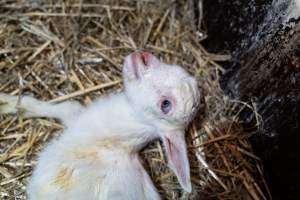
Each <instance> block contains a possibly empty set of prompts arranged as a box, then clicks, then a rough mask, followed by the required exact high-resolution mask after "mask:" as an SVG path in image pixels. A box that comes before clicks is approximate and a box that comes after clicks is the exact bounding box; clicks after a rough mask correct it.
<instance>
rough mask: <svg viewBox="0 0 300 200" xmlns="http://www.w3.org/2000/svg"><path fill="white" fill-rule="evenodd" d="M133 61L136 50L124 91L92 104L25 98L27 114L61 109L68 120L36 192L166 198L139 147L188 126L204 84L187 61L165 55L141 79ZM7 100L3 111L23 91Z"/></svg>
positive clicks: (53, 198)
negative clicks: (167, 60) (168, 98)
mask: <svg viewBox="0 0 300 200" xmlns="http://www.w3.org/2000/svg"><path fill="white" fill-rule="evenodd" d="M156 61H157V60H156ZM130 62H131V57H130V56H128V57H127V58H126V62H125V66H124V74H123V76H124V82H125V89H124V91H123V92H121V93H118V94H114V95H111V96H108V97H103V98H100V99H98V100H97V101H95V102H94V103H92V104H91V105H89V106H88V107H86V108H84V107H82V106H80V105H79V104H78V103H76V102H63V103H60V104H51V103H47V102H42V101H38V100H36V99H34V98H31V97H24V98H23V99H21V101H20V103H19V105H18V107H17V108H23V110H22V111H23V114H24V116H25V117H40V116H43V117H55V118H59V119H60V120H62V121H63V122H64V124H65V126H66V130H65V132H64V133H63V134H62V135H61V136H60V137H59V138H58V139H55V140H53V141H52V142H51V143H50V144H49V145H48V146H47V147H46V148H45V149H44V151H42V152H41V153H40V155H39V158H38V164H37V166H36V167H35V170H34V172H33V175H32V177H31V178H30V181H29V184H28V189H27V193H28V197H29V199H30V200H65V199H72V200H84V199H89V200H118V199H120V200H121V199H122V200H127V199H128V200H143V199H145V200H155V199H160V197H159V194H158V192H157V191H156V189H155V187H154V185H153V183H152V181H151V179H150V177H149V176H148V174H147V172H146V171H145V169H144V168H143V166H142V165H141V163H140V161H139V157H138V151H139V150H140V149H141V148H142V147H144V146H145V145H146V144H147V143H149V141H151V140H154V139H157V138H159V137H163V136H162V135H163V134H164V133H165V132H168V133H169V130H171V131H172V130H184V129H185V127H186V126H187V124H188V122H189V121H190V120H191V118H192V117H193V115H194V113H195V110H196V108H197V104H198V101H199V91H198V88H197V84H196V81H195V80H194V79H193V78H192V77H191V76H190V75H189V74H187V73H186V72H185V71H184V70H183V69H182V68H181V67H179V66H172V65H167V64H164V63H161V62H159V61H157V62H156V63H155V62H152V64H153V63H154V64H155V65H156V66H153V67H150V69H147V70H149V72H143V73H144V75H143V76H144V77H143V80H139V81H133V80H131V78H132V77H131V76H132V72H131V71H130V67H131V65H132V63H130ZM167 94H172V95H173V96H174V97H175V98H176V99H177V105H176V109H174V111H172V112H170V113H169V114H167V115H165V114H162V113H161V110H160V107H159V106H158V104H157V103H158V101H159V98H161V95H167ZM0 102H2V104H1V103H0V112H2V113H15V112H16V111H17V109H16V105H17V102H18V101H17V97H12V96H8V95H5V94H0ZM184 145H185V144H184ZM184 147H185V146H184ZM185 151H186V150H185ZM187 167H188V164H187ZM187 172H188V176H189V169H187ZM188 179H189V177H188ZM188 187H190V186H188ZM188 190H190V189H188Z"/></svg>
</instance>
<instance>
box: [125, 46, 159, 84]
mask: <svg viewBox="0 0 300 200" xmlns="http://www.w3.org/2000/svg"><path fill="white" fill-rule="evenodd" d="M159 63H160V61H159V59H158V58H156V57H155V56H154V55H152V54H150V53H148V52H144V51H136V52H133V53H131V54H130V55H128V56H127V57H126V58H125V63H124V69H123V73H124V77H125V78H127V79H128V80H139V79H141V78H142V77H143V76H144V75H145V73H146V72H147V71H149V70H150V69H151V68H153V67H155V66H157V65H159Z"/></svg>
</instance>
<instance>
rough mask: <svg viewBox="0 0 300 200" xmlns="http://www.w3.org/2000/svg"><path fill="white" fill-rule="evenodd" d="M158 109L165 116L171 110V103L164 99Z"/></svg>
mask: <svg viewBox="0 0 300 200" xmlns="http://www.w3.org/2000/svg"><path fill="white" fill-rule="evenodd" d="M160 109H161V110H162V112H163V113H164V114H167V113H168V112H170V110H171V109H172V102H171V101H169V100H168V99H165V100H163V101H162V102H161V105H160Z"/></svg>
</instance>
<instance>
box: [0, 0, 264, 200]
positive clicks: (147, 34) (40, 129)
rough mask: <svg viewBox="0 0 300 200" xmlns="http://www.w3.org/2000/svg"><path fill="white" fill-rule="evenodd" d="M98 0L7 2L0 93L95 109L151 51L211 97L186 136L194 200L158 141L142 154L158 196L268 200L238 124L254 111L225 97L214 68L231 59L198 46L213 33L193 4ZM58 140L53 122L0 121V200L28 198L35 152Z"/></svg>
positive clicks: (1, 6) (0, 24) (2, 11)
mask: <svg viewBox="0 0 300 200" xmlns="http://www.w3.org/2000/svg"><path fill="white" fill-rule="evenodd" d="M53 2H55V3H53ZM99 2H101V3H99ZM99 2H98V3H97V2H96V1H95V0H94V1H93V0H90V1H87V0H64V1H62V0H57V1H52V0H43V1H37V0H27V1H26V0H4V1H3V0H2V1H1V2H0V92H6V93H10V94H13V95H21V94H22V95H24V94H31V95H33V96H35V97H36V98H38V99H42V100H50V101H55V102H58V101H63V100H67V99H75V100H79V101H80V102H82V103H83V104H88V103H90V102H91V101H92V100H93V99H95V98H96V97H97V96H102V95H105V94H107V93H111V92H115V91H118V90H120V89H121V88H122V83H121V76H120V75H121V66H122V62H123V60H124V57H125V56H126V55H127V54H129V53H130V52H132V51H134V50H136V49H146V50H148V51H151V52H153V53H154V54H155V55H157V56H160V57H161V58H162V60H163V61H164V62H167V63H178V64H181V65H182V66H184V67H185V68H186V69H187V70H189V71H190V72H191V73H192V74H194V75H195V76H196V77H197V79H198V80H199V85H200V86H201V87H202V88H203V93H204V94H205V98H204V100H205V109H202V112H201V113H199V117H198V118H197V119H196V120H195V121H194V123H193V124H192V126H191V128H190V130H189V132H188V135H187V139H188V143H189V154H190V163H191V172H192V181H193V193H192V194H190V195H188V194H184V193H183V192H182V190H181V189H180V187H179V185H178V184H177V182H176V179H175V178H174V176H173V175H172V173H171V172H170V171H169V170H168V169H167V167H166V162H165V159H164V156H163V153H162V152H163V149H162V147H161V145H160V143H159V142H155V143H153V144H151V145H149V146H148V147H147V148H145V150H144V151H143V152H142V153H141V155H142V157H143V158H144V160H145V166H146V168H147V169H148V171H149V174H150V175H151V177H152V179H153V180H154V182H155V184H156V186H157V187H158V188H159V192H160V193H161V195H162V196H163V197H164V198H165V199H200V197H202V199H254V200H258V199H269V198H270V197H269V195H268V192H267V188H266V186H265V184H264V180H263V176H262V168H261V165H260V160H259V158H257V157H256V156H255V155H254V154H253V153H252V148H251V146H250V144H249V142H248V137H249V131H245V130H244V129H243V128H242V126H241V122H240V121H239V118H238V114H239V112H241V110H243V109H253V106H249V105H247V104H244V103H242V102H238V101H232V100H230V99H228V98H227V97H226V96H225V95H224V94H223V93H222V90H221V89H220V86H219V75H220V74H222V73H223V72H224V70H223V69H222V67H221V66H220V65H218V64H217V63H216V61H222V60H226V59H228V56H226V55H224V56H223V55H213V54H210V53H208V52H206V51H205V49H204V48H203V47H202V46H201V44H200V42H201V41H202V40H203V39H205V37H206V35H205V31H204V30H202V29H201V26H200V25H201V23H199V22H201V19H199V18H196V17H195V16H194V14H193V13H192V12H191V9H190V7H191V6H192V4H191V3H190V2H192V1H188V2H186V1H184V0H177V1H176V2H174V1H171V0H168V1H163V0H161V1H154V0H140V1H131V0H123V1H121V0H110V1H108V0H107V1H99ZM200 17H201V15H200ZM196 24H198V25H196ZM254 112H255V110H254ZM258 121H259V120H258ZM61 132H62V126H61V125H60V124H59V123H58V122H56V121H54V120H52V119H21V118H18V117H16V116H7V115H5V116H3V115H2V116H0V199H25V198H26V197H25V192H24V191H25V189H26V178H27V177H28V176H30V174H31V170H32V167H33V166H34V165H35V158H36V155H37V153H38V152H39V151H41V149H42V148H43V146H44V145H45V144H46V143H47V142H49V140H50V139H51V138H53V137H56V136H58V135H59V134H60V133H61Z"/></svg>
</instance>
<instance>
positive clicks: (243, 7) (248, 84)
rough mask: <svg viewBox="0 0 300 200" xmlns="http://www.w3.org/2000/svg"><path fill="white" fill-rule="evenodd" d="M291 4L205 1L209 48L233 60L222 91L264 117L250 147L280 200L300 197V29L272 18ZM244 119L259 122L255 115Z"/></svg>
mask: <svg viewBox="0 0 300 200" xmlns="http://www.w3.org/2000/svg"><path fill="white" fill-rule="evenodd" d="M288 3H290V1H286V2H285V3H283V4H280V5H279V7H278V8H277V9H274V8H273V7H272V2H271V1H270V0H268V1H259V0H254V1H241V0H236V1H226V0H210V1H208V0H204V17H205V19H204V20H205V24H206V26H207V31H208V39H207V40H206V41H205V42H204V45H205V47H206V48H208V50H209V51H211V52H215V53H220V52H230V54H231V55H232V56H233V59H232V60H231V61H229V62H226V63H225V65H224V66H225V68H226V69H227V72H226V74H225V75H224V76H223V78H222V82H221V83H222V87H223V89H224V90H225V92H226V93H227V94H228V95H230V96H231V97H232V98H238V99H241V100H243V101H247V102H250V103H251V102H254V103H255V104H256V106H257V111H258V113H259V114H260V115H261V116H262V119H263V126H262V127H261V130H260V131H259V133H258V134H256V135H255V136H253V137H252V141H251V142H252V145H253V147H254V150H255V152H256V154H257V155H259V156H260V157H261V158H262V160H263V163H264V166H265V169H264V170H265V175H266V179H267V181H268V185H269V186H270V190H271V193H272V196H273V199H275V200H277V199H278V200H283V199H285V200H292V199H295V200H296V199H299V197H300V195H299V192H298V191H300V184H299V183H298V180H299V178H300V156H298V152H299V150H300V116H299V115H300V114H299V113H300V53H299V49H300V23H299V22H298V20H295V19H291V20H290V24H291V25H294V24H296V25H295V26H293V27H283V26H282V25H281V24H280V20H281V17H280V16H279V15H276V16H275V17H274V18H270V16H271V15H275V14H276V13H277V14H278V13H281V12H283V11H284V9H286V6H287V4H288ZM270 9H274V10H270ZM268 23H269V24H268ZM241 117H242V119H243V120H244V121H245V122H246V123H251V122H253V121H254V115H253V113H252V112H244V113H242V115H241Z"/></svg>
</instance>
